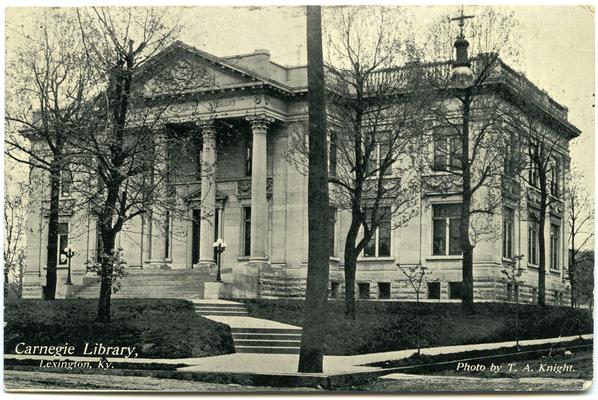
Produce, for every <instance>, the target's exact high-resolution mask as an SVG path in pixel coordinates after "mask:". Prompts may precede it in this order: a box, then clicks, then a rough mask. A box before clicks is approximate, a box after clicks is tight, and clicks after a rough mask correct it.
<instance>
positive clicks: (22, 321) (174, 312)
mask: <svg viewBox="0 0 598 400" xmlns="http://www.w3.org/2000/svg"><path fill="white" fill-rule="evenodd" d="M96 312H97V299H69V300H55V301H43V300H19V301H14V302H10V303H8V304H6V305H5V310H4V321H5V323H6V326H5V328H4V351H5V353H7V354H14V353H15V346H16V345H17V344H18V343H20V342H25V343H27V344H30V345H38V346H41V345H61V344H64V343H66V342H68V343H69V344H70V345H73V346H75V347H76V349H77V351H78V352H80V351H82V349H83V346H84V343H85V342H90V343H91V342H95V343H102V344H103V345H106V346H135V347H136V351H137V352H138V354H139V357H147V358H181V357H204V356H212V355H218V354H229V353H234V346H233V341H232V336H231V333H230V328H229V327H228V326H227V325H224V324H221V323H218V322H215V321H211V320H209V319H206V318H203V317H201V316H199V315H197V314H196V313H195V309H194V306H193V303H191V302H189V301H185V300H175V299H115V300H112V322H110V323H108V324H103V323H98V322H95V317H96ZM76 355H80V354H79V353H78V354H76Z"/></svg>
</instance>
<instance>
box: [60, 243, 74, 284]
mask: <svg viewBox="0 0 598 400" xmlns="http://www.w3.org/2000/svg"><path fill="white" fill-rule="evenodd" d="M63 252H64V255H65V256H66V258H67V260H68V274H67V276H66V284H67V285H72V284H73V282H72V280H71V258H73V256H74V255H75V252H74V251H73V250H72V249H71V248H70V247H67V248H66V249H64V250H63Z"/></svg>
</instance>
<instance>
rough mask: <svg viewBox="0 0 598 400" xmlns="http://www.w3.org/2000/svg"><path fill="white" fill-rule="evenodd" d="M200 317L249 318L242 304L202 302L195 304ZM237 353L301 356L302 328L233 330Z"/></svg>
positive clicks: (237, 328)
mask: <svg viewBox="0 0 598 400" xmlns="http://www.w3.org/2000/svg"><path fill="white" fill-rule="evenodd" d="M195 310H196V312H197V313H198V314H199V315H204V316H215V315H217V316H224V317H234V316H237V317H248V316H249V314H248V313H247V309H246V308H245V306H244V305H243V304H241V303H233V302H230V303H217V302H213V303H211V302H201V303H196V304H195ZM231 333H232V336H233V343H234V345H235V351H236V352H237V353H262V354H299V348H300V346H301V328H244V327H243V328H242V327H236V328H231Z"/></svg>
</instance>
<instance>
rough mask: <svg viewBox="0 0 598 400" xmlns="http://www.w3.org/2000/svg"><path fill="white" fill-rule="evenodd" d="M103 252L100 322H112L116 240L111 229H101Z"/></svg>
mask: <svg viewBox="0 0 598 400" xmlns="http://www.w3.org/2000/svg"><path fill="white" fill-rule="evenodd" d="M100 229H101V237H102V245H103V247H102V251H101V255H100V257H101V261H102V266H101V272H100V298H99V301H98V321H99V322H104V323H107V322H110V319H111V317H110V302H111V298H112V273H113V270H112V269H113V265H112V255H113V253H114V243H115V238H114V234H112V232H111V229H108V228H105V227H103V226H102V227H101V228H100Z"/></svg>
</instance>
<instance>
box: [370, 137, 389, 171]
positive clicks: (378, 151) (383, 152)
mask: <svg viewBox="0 0 598 400" xmlns="http://www.w3.org/2000/svg"><path fill="white" fill-rule="evenodd" d="M380 135H381V136H383V137H382V139H383V140H379V141H376V143H375V144H374V147H373V149H372V151H371V154H370V155H369V160H368V163H367V168H366V176H367V177H370V178H374V177H375V178H377V177H379V176H380V173H382V175H384V176H389V175H392V166H393V154H392V153H391V150H392V149H391V146H390V142H389V140H388V136H387V135H386V136H385V135H384V134H380Z"/></svg>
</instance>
